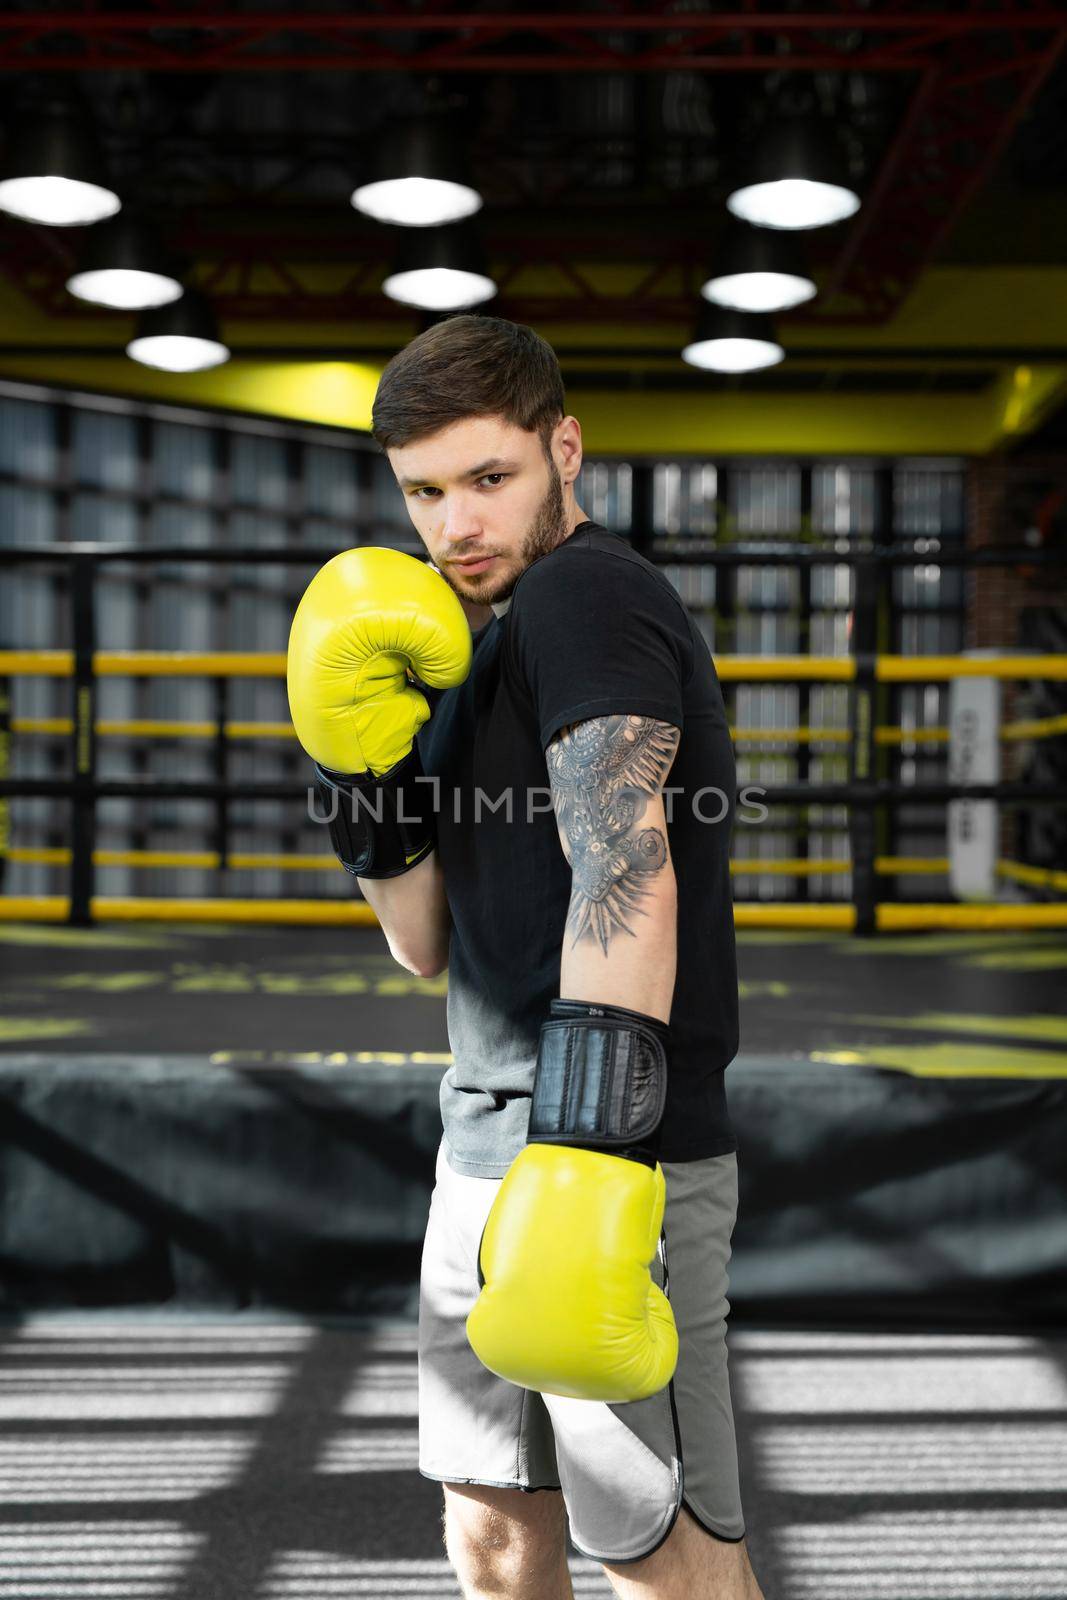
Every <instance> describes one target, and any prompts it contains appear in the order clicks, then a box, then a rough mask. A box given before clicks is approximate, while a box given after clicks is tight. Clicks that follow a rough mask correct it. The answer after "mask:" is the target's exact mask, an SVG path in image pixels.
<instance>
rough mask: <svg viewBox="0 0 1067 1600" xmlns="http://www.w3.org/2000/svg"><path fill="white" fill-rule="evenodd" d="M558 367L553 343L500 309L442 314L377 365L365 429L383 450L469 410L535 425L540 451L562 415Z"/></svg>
mask: <svg viewBox="0 0 1067 1600" xmlns="http://www.w3.org/2000/svg"><path fill="white" fill-rule="evenodd" d="M564 410H565V400H564V392H563V375H562V373H561V372H560V370H559V361H558V360H557V359H556V352H555V351H554V350H553V348H552V346H551V345H550V344H548V343H546V341H545V340H544V339H542V338H541V336H540V335H539V334H536V333H535V332H534V331H533V329H532V328H527V327H524V326H523V324H522V323H520V322H507V321H505V319H504V318H503V317H481V316H475V315H471V314H470V313H466V314H464V315H462V316H456V317H447V318H446V319H445V320H444V321H442V322H437V323H435V324H434V325H433V327H431V328H427V329H426V331H425V332H424V333H420V334H419V335H418V337H417V338H415V339H412V341H411V343H410V344H408V345H405V346H404V348H403V350H400V351H398V352H397V354H396V355H395V356H393V358H392V360H391V361H390V362H389V364H388V365H387V367H386V369H385V371H384V372H383V373H382V376H381V380H380V382H379V384H378V392H377V394H376V395H375V398H374V409H373V411H372V413H371V432H372V433H373V435H374V437H375V439H376V440H377V441H378V443H379V444H380V445H381V447H382V449H383V450H391V449H394V448H398V447H400V446H402V445H406V444H410V443H411V442H412V441H413V440H415V439H424V438H428V437H429V435H430V434H433V433H437V432H439V431H440V429H442V428H447V427H448V426H449V425H450V424H451V423H453V422H463V421H464V420H465V419H466V418H467V417H487V416H501V417H503V418H504V419H505V420H506V421H507V422H511V423H514V424H515V425H516V426H517V427H520V428H525V430H526V431H527V433H534V432H536V433H538V434H539V435H540V437H541V444H542V447H543V448H544V451H545V454H546V455H547V454H548V447H549V440H550V439H551V436H552V430H553V429H554V428H555V426H556V423H557V422H558V421H559V420H560V418H561V417H562V416H563V415H564Z"/></svg>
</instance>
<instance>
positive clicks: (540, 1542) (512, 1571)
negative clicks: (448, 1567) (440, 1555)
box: [444, 1483, 567, 1600]
mask: <svg viewBox="0 0 1067 1600" xmlns="http://www.w3.org/2000/svg"><path fill="white" fill-rule="evenodd" d="M444 1491H445V1512H444V1527H445V1549H446V1550H447V1552H448V1558H449V1560H450V1561H451V1563H452V1565H453V1567H454V1568H455V1569H456V1572H457V1574H458V1576H459V1579H460V1581H461V1583H463V1584H464V1586H465V1588H467V1587H469V1589H470V1590H471V1591H472V1592H473V1593H474V1594H476V1595H479V1596H481V1595H496V1594H499V1595H508V1596H512V1595H514V1596H516V1597H520V1596H523V1597H524V1596H526V1595H527V1594H529V1595H531V1596H534V1595H537V1596H538V1597H546V1600H549V1597H554V1595H555V1594H556V1593H566V1592H567V1591H566V1590H561V1589H560V1588H559V1582H560V1578H561V1574H562V1573H565V1572H566V1548H567V1547H566V1517H565V1513H564V1508H563V1497H562V1495H560V1494H556V1493H554V1492H553V1491H551V1490H540V1491H538V1492H537V1493H536V1494H525V1493H523V1491H522V1490H521V1489H493V1488H489V1487H488V1486H486V1485H484V1484H476V1483H471V1484H452V1483H449V1484H445V1486H444Z"/></svg>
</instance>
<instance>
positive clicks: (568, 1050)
mask: <svg viewBox="0 0 1067 1600" xmlns="http://www.w3.org/2000/svg"><path fill="white" fill-rule="evenodd" d="M669 1038H670V1030H669V1029H668V1028H667V1026H666V1024H665V1023H663V1022H660V1021H659V1020H658V1018H656V1017H648V1016H644V1015H643V1014H642V1013H641V1012H639V1011H627V1010H625V1009H624V1008H623V1007H621V1006H607V1005H597V1004H593V1003H591V1002H587V1001H584V1000H553V1002H552V1006H551V1010H550V1014H549V1017H548V1019H547V1020H546V1021H545V1022H544V1023H542V1025H541V1037H540V1042H539V1045H538V1051H537V1071H536V1074H535V1077H534V1091H533V1101H532V1103H531V1106H530V1128H529V1133H528V1136H527V1137H528V1139H529V1141H530V1142H531V1143H549V1144H574V1145H584V1146H586V1147H587V1148H589V1149H594V1150H605V1151H608V1152H609V1153H610V1154H612V1155H625V1156H631V1157H633V1158H634V1159H636V1160H640V1161H647V1162H649V1164H654V1161H655V1156H656V1147H657V1144H658V1139H657V1137H656V1135H657V1130H658V1128H659V1125H660V1122H661V1121H662V1118H663V1110H664V1106H665V1104H666V1099H667V1044H668V1041H669Z"/></svg>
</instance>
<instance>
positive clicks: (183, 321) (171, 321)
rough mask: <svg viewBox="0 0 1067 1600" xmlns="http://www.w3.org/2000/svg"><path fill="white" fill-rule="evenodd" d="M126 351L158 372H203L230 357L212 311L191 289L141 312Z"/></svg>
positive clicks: (201, 296) (202, 298) (200, 296)
mask: <svg viewBox="0 0 1067 1600" xmlns="http://www.w3.org/2000/svg"><path fill="white" fill-rule="evenodd" d="M126 354H127V355H128V356H130V357H132V359H133V360H134V361H139V362H140V363H141V365H142V366H145V367H156V368H158V369H159V371H160V372H205V371H206V370H207V369H208V368H209V367H218V366H221V365H222V363H223V362H224V361H228V360H229V359H230V352H229V350H228V349H227V348H226V346H225V345H224V344H223V343H222V340H221V339H220V338H219V330H218V325H217V323H216V321H215V314H214V312H213V311H212V309H211V307H210V305H209V304H208V302H207V301H206V300H205V299H204V297H203V295H201V294H198V293H197V292H196V290H194V289H187V290H186V291H185V293H184V294H183V295H182V297H181V299H180V300H175V301H173V302H172V304H170V305H168V306H160V307H158V308H157V309H156V310H154V311H146V312H144V313H143V315H142V316H141V319H140V321H139V322H138V324H137V333H136V335H135V336H134V337H133V338H132V339H131V340H130V342H129V344H128V345H127V346H126Z"/></svg>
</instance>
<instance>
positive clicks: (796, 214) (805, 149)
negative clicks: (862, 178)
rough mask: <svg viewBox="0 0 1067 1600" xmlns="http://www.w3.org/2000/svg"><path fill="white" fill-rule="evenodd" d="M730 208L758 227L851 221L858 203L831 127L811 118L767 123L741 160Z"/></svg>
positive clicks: (728, 201)
mask: <svg viewBox="0 0 1067 1600" xmlns="http://www.w3.org/2000/svg"><path fill="white" fill-rule="evenodd" d="M726 204H727V207H728V209H729V210H730V211H731V212H732V213H733V215H734V216H735V217H740V218H741V220H742V222H751V223H754V224H755V225H756V226H757V227H760V228H824V227H826V226H827V225H828V224H829V223H832V222H842V221H844V219H845V218H846V217H851V216H852V215H853V214H854V213H855V212H856V211H858V210H859V206H860V201H859V196H858V195H857V194H856V192H855V190H854V189H853V188H852V187H851V184H850V182H849V178H848V174H847V171H846V168H845V163H844V158H843V156H842V153H841V151H840V149H839V147H838V145H837V143H836V141H835V139H834V137H833V134H832V133H831V131H830V129H829V128H828V126H827V125H826V123H824V122H822V121H820V120H819V119H817V118H815V117H811V116H808V117H787V118H783V119H778V120H774V121H771V122H770V123H768V125H767V127H766V128H765V129H764V131H763V133H762V135H761V136H760V138H759V139H757V140H756V143H755V145H754V147H753V149H752V152H751V154H750V155H749V156H747V157H742V158H741V159H740V160H739V161H738V163H737V169H736V176H735V183H734V188H733V191H732V193H731V194H730V195H729V197H728V199H727V201H726Z"/></svg>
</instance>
